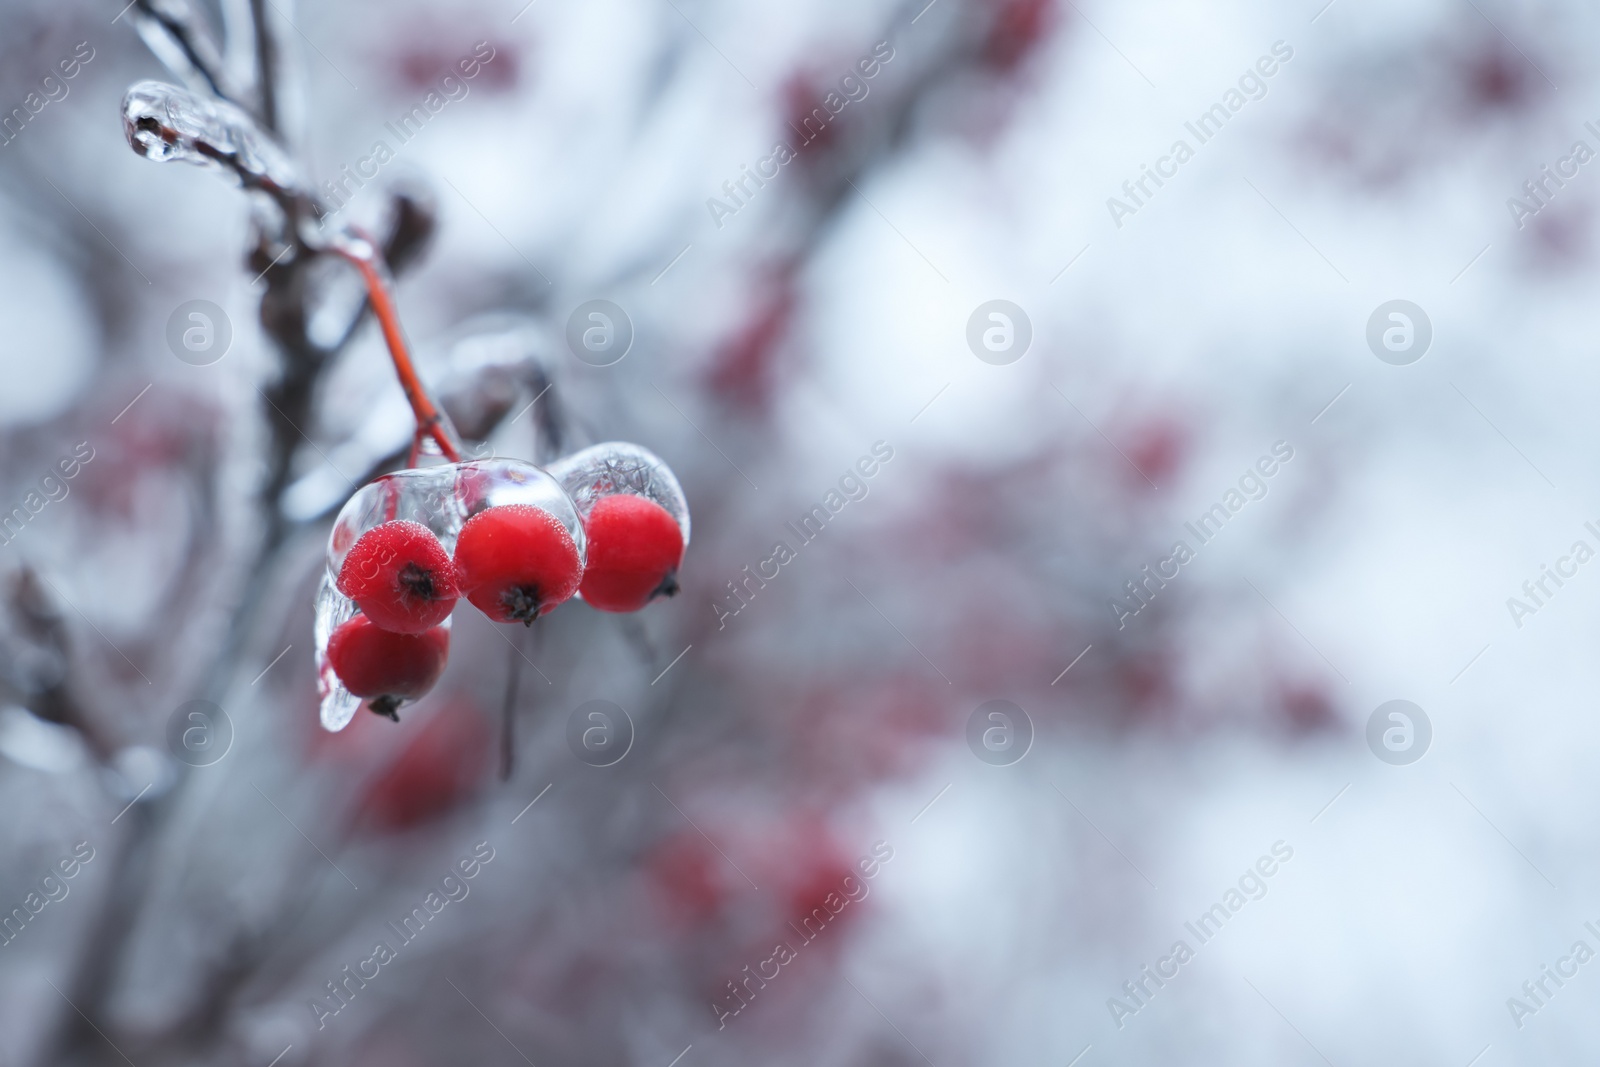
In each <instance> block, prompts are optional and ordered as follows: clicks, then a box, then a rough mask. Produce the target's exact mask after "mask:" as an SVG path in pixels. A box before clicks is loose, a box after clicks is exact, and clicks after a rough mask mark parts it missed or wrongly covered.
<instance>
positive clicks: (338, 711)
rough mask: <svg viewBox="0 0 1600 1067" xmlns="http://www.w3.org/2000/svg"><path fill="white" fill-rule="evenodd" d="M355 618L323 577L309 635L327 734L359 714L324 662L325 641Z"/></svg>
mask: <svg viewBox="0 0 1600 1067" xmlns="http://www.w3.org/2000/svg"><path fill="white" fill-rule="evenodd" d="M356 614H357V612H356V602H355V601H354V600H351V599H350V598H349V597H347V596H345V595H344V594H343V593H341V592H339V590H338V589H337V588H336V587H335V586H334V584H333V577H332V576H331V575H327V574H324V575H323V576H322V584H321V585H320V586H318V587H317V603H316V619H315V622H314V623H313V624H312V631H311V632H312V637H313V639H314V640H315V641H316V646H317V695H318V696H319V697H321V716H322V728H323V729H324V730H327V731H329V732H331V733H338V732H339V731H340V730H343V729H344V728H345V727H346V726H349V725H350V720H351V719H353V718H355V717H356V712H357V711H360V710H361V698H360V697H357V696H355V695H353V694H352V693H351V692H350V690H348V689H346V688H345V687H344V683H343V682H341V681H339V676H338V675H337V674H335V673H334V670H333V665H332V664H331V663H329V662H328V639H329V638H330V637H332V636H333V631H335V630H337V629H338V628H339V627H340V626H342V625H343V624H345V623H346V622H349V621H350V620H351V619H352V618H354V617H355V615H356Z"/></svg>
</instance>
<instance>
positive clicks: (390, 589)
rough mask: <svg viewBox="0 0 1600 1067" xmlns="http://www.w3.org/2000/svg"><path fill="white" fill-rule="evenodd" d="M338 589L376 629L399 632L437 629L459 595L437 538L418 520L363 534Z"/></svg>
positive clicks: (347, 558) (341, 573)
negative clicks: (354, 603) (359, 609)
mask: <svg viewBox="0 0 1600 1067" xmlns="http://www.w3.org/2000/svg"><path fill="white" fill-rule="evenodd" d="M338 586H339V592H341V593H343V594H344V595H345V596H347V597H349V598H350V599H351V600H354V601H355V602H356V605H357V606H358V607H360V608H361V611H362V613H363V614H365V615H366V616H367V618H369V619H370V620H372V622H373V623H374V624H375V625H377V626H381V627H383V628H384V629H385V630H393V631H394V632H395V633H399V634H420V633H423V632H425V631H427V630H430V629H432V628H433V627H435V626H437V625H439V624H440V623H441V622H443V621H444V620H445V619H446V617H448V616H449V614H450V612H451V611H452V610H453V609H454V608H455V606H456V600H457V598H458V597H460V596H461V591H460V589H458V588H457V586H456V572H455V567H454V566H452V565H451V563H450V556H449V554H448V553H446V552H445V550H444V546H443V545H441V544H440V543H439V539H438V538H437V537H435V536H433V531H432V530H430V529H428V528H427V527H426V526H424V525H422V524H421V523H420V522H408V521H406V520H404V519H394V520H391V521H389V522H386V523H383V524H382V525H379V526H374V527H373V528H372V529H370V530H368V531H367V532H366V533H364V534H362V535H361V537H360V539H359V540H357V541H356V543H355V545H354V546H353V547H352V548H351V549H350V554H349V555H347V556H345V558H344V565H343V566H341V567H340V568H339V581H338Z"/></svg>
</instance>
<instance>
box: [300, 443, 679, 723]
mask: <svg viewBox="0 0 1600 1067" xmlns="http://www.w3.org/2000/svg"><path fill="white" fill-rule="evenodd" d="M688 543H689V510H688V506H687V505H686V504H685V502H684V498H683V490H682V489H681V488H680V487H679V485H678V480H677V478H675V477H674V476H673V474H672V471H671V470H670V469H669V468H668V467H667V465H666V464H664V463H662V462H661V460H660V459H658V458H657V457H656V456H654V455H652V454H651V453H650V452H648V451H647V450H645V449H643V448H640V447H639V446H638V445H631V444H625V443H621V442H613V443H610V444H603V445H596V446H594V447H593V448H588V449H584V450H583V451H582V452H577V453H574V454H573V455H571V456H567V457H564V458H563V459H561V460H559V461H557V462H556V463H554V464H552V465H551V466H550V468H549V469H548V470H544V469H541V468H539V467H536V466H534V465H533V464H531V463H526V462H523V461H520V460H506V459H494V460H482V461H472V462H466V463H451V464H442V465H439V466H434V467H422V468H415V469H410V470H403V471H397V472H395V473H394V474H388V475H385V476H384V477H382V478H379V479H377V480H376V481H374V482H372V483H371V484H370V485H367V486H365V487H364V488H362V489H361V490H360V491H359V492H357V493H356V494H355V496H353V497H351V498H350V500H349V501H348V502H346V504H345V506H344V508H343V509H342V510H341V511H340V513H339V518H338V520H337V521H336V522H335V523H334V527H333V532H332V534H330V536H329V539H328V572H327V575H326V576H325V577H324V579H323V584H322V589H321V590H320V591H319V593H318V596H317V629H316V643H317V666H318V678H319V681H320V685H321V689H322V723H323V725H324V726H325V727H327V728H328V729H330V730H339V729H343V728H344V726H345V725H346V724H348V723H349V721H350V719H351V718H352V717H353V716H354V714H355V712H356V709H357V708H358V707H359V706H360V703H361V701H363V700H366V701H370V703H369V704H368V707H370V708H371V709H372V710H373V711H375V712H377V713H379V714H380V715H387V716H389V717H390V718H393V719H397V720H398V718H399V716H398V714H397V712H396V709H398V708H399V706H400V704H401V703H402V702H403V701H406V700H415V699H416V698H418V697H420V696H422V695H423V694H425V693H427V692H428V690H430V689H432V688H433V685H434V683H435V682H437V681H438V680H439V676H440V675H441V674H442V673H443V672H444V667H445V662H446V660H447V659H448V657H449V652H450V621H451V613H452V612H453V611H454V610H455V606H456V601H457V600H459V599H460V598H462V597H466V599H467V602H468V603H470V604H471V605H472V606H473V607H475V608H477V609H478V610H479V611H481V612H483V613H484V614H485V615H487V616H488V617H489V618H490V619H492V620H494V621H495V622H502V623H512V622H520V623H523V624H525V625H532V623H533V620H534V619H536V618H538V617H540V616H541V615H544V614H546V613H548V612H550V611H552V610H554V609H555V608H556V607H557V606H558V605H560V604H562V603H563V602H565V601H567V600H569V599H571V598H572V597H573V596H578V597H579V598H581V599H582V600H584V601H585V602H586V603H588V604H589V605H590V606H591V607H594V608H597V609H599V610H600V611H616V612H627V611H637V610H639V609H640V608H642V607H644V606H645V605H646V604H648V603H649V602H650V601H651V600H653V599H655V598H656V597H658V596H671V595H672V594H674V593H676V592H677V591H678V580H677V572H678V567H679V566H680V565H681V564H682V562H683V553H684V549H685V547H686V546H687V545H688Z"/></svg>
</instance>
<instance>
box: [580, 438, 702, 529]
mask: <svg viewBox="0 0 1600 1067" xmlns="http://www.w3.org/2000/svg"><path fill="white" fill-rule="evenodd" d="M550 474H551V476H552V477H554V478H555V479H556V480H557V481H559V482H560V483H561V487H562V488H563V489H565V490H566V491H567V495H568V496H570V497H572V502H573V504H574V505H576V507H577V509H578V514H579V515H581V516H583V517H584V518H587V517H588V515H589V512H590V511H591V510H592V509H593V508H594V505H595V502H596V501H598V500H599V499H600V498H602V497H607V496H613V495H615V494H617V493H631V494H632V495H634V496H642V497H644V498H645V499H646V500H653V501H654V502H656V503H657V504H660V505H661V506H662V507H663V508H665V509H666V511H667V514H669V515H671V516H672V517H673V519H674V520H676V521H677V523H678V528H679V529H680V530H682V531H683V543H684V545H686V546H687V545H688V544H689V503H688V501H687V500H685V499H684V496H683V487H682V486H680V485H679V484H678V479H677V477H676V476H675V475H674V474H673V473H672V468H670V467H668V466H667V465H666V464H665V463H664V462H662V460H661V457H660V456H657V455H656V454H655V453H654V452H651V451H650V450H649V449H648V448H644V447H641V446H640V445H635V444H630V443H628V442H627V441H607V442H605V443H604V444H599V445H594V446H593V447H591V448H585V449H584V450H583V451H581V452H574V453H572V454H571V455H570V456H563V457H561V458H560V459H558V460H556V461H555V462H554V463H552V464H550Z"/></svg>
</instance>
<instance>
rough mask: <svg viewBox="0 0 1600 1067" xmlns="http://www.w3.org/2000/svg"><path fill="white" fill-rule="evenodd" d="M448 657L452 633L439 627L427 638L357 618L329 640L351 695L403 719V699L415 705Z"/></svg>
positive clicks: (330, 660) (331, 654)
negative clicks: (366, 700) (400, 713)
mask: <svg viewBox="0 0 1600 1067" xmlns="http://www.w3.org/2000/svg"><path fill="white" fill-rule="evenodd" d="M449 655H450V631H449V630H447V629H445V628H444V627H443V626H436V627H434V628H433V629H431V630H428V631H427V632H425V633H420V634H399V633H394V632H392V631H389V630H384V629H381V628H380V627H378V626H376V625H375V624H374V623H373V622H372V620H371V619H369V618H367V617H366V616H365V615H357V616H355V617H353V618H351V619H349V620H348V621H346V622H344V623H343V624H341V625H340V626H339V628H338V629H336V630H334V631H333V635H332V636H331V637H329V638H328V663H329V664H330V665H331V666H332V667H333V671H334V673H335V674H337V675H338V676H339V681H341V682H343V683H344V687H345V688H346V689H348V690H350V693H351V694H352V695H353V696H358V697H361V698H362V699H367V698H371V699H372V703H371V705H370V707H371V708H372V710H373V711H375V712H377V713H378V714H379V715H387V716H389V717H390V718H391V719H395V720H396V721H398V720H399V718H400V717H399V716H398V715H396V714H395V709H396V708H397V707H399V706H400V702H401V701H402V700H415V699H417V698H418V697H420V696H422V695H424V694H425V693H427V692H428V690H430V689H432V688H433V683H435V682H437V681H438V680H439V675H441V674H443V673H444V665H445V660H446V659H447V658H448V657H449Z"/></svg>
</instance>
